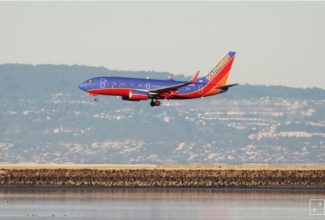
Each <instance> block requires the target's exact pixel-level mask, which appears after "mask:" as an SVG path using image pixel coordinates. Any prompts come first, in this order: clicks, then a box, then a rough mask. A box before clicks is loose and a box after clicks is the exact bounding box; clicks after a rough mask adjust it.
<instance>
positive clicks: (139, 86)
mask: <svg viewBox="0 0 325 220" xmlns="http://www.w3.org/2000/svg"><path fill="white" fill-rule="evenodd" d="M90 81H93V82H92V83H89V82H88V83H87V82H85V83H81V84H80V85H79V88H80V89H82V90H84V91H86V92H88V93H89V94H90V95H111V96H121V97H129V94H130V92H131V91H134V90H137V91H150V90H154V89H162V88H167V87H171V86H174V85H179V84H182V83H185V82H186V81H176V80H158V79H141V78H126V77H96V78H92V79H91V80H90ZM206 85H207V83H204V82H199V80H198V81H197V82H195V83H192V84H189V85H187V86H185V87H182V88H179V89H178V90H177V91H175V92H172V93H170V94H169V95H168V96H166V95H159V96H158V97H157V99H192V98H200V97H204V96H208V95H214V94H217V93H221V92H224V91H223V90H222V89H218V90H216V91H215V93H210V94H208V95H205V93H204V91H205V90H206ZM149 98H150V97H149Z"/></svg>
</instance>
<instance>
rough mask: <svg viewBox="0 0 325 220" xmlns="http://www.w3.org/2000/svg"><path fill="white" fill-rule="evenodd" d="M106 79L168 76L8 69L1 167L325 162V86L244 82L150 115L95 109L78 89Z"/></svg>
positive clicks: (3, 69) (135, 107)
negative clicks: (12, 164)
mask: <svg viewBox="0 0 325 220" xmlns="http://www.w3.org/2000/svg"><path fill="white" fill-rule="evenodd" d="M100 75H104V76H113V75H114V76H129V77H149V78H161V79H165V78H167V76H168V75H169V74H168V73H167V72H164V73H158V72H144V71H138V72H132V71H116V70H109V69H106V68H104V67H88V66H78V65H74V66H67V65H25V64H2V65H0V77H1V80H0V101H1V102H0V106H1V111H0V162H43V163H44V162H59V163H64V162H75V163H155V164H161V163H325V159H324V158H325V98H324V97H325V90H323V89H318V88H310V89H299V88H289V87H283V86H256V85H239V86H236V87H234V88H232V89H231V90H229V92H228V93H225V94H221V95H218V96H213V97H208V98H204V99H197V100H188V101H174V100H171V101H167V102H165V103H163V106H161V107H160V108H151V107H149V104H148V102H125V101H121V100H120V99H118V98H116V97H100V102H99V103H97V104H95V103H94V102H93V98H92V97H90V96H87V95H86V94H85V93H84V92H82V91H80V90H79V89H78V88H77V86H78V84H79V83H80V82H82V81H84V80H86V79H88V78H91V77H94V76H100ZM175 79H179V80H185V79H188V77H185V76H182V75H177V76H175Z"/></svg>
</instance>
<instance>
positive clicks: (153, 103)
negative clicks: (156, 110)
mask: <svg viewBox="0 0 325 220" xmlns="http://www.w3.org/2000/svg"><path fill="white" fill-rule="evenodd" d="M160 104H161V102H160V101H158V100H156V101H154V100H153V99H152V100H151V102H150V106H151V107H155V106H157V107H158V106H160Z"/></svg>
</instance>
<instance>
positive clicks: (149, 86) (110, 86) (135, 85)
mask: <svg viewBox="0 0 325 220" xmlns="http://www.w3.org/2000/svg"><path fill="white" fill-rule="evenodd" d="M235 54H236V53H235V52H229V53H228V54H227V55H226V56H225V57H224V58H223V59H222V60H221V61H220V62H219V63H218V64H217V65H216V66H215V67H214V68H213V69H212V70H211V71H210V73H209V74H208V75H207V76H205V77H201V78H198V75H199V71H198V72H197V73H196V74H195V75H194V76H193V77H192V79H191V80H190V81H175V80H173V79H167V80H158V79H142V78H128V77H95V78H91V79H89V80H87V81H86V82H83V83H81V84H80V85H79V88H80V89H82V90H84V91H85V92H87V93H88V94H89V95H92V96H98V95H111V96H121V97H122V100H126V101H141V100H148V99H150V100H151V102H150V105H151V106H152V107H154V106H160V104H161V103H160V101H159V99H194V98H201V97H206V96H211V95H216V94H220V93H223V92H227V91H228V88H229V87H232V86H235V85H237V84H229V85H227V81H228V76H229V72H230V69H231V66H232V63H233V62H234V59H235ZM95 101H98V98H97V97H96V98H95Z"/></svg>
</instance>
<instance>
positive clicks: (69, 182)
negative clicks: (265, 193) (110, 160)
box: [0, 168, 325, 189]
mask: <svg viewBox="0 0 325 220" xmlns="http://www.w3.org/2000/svg"><path fill="white" fill-rule="evenodd" d="M0 186H3V187H4V186H7V187H11V186H33V187H38V186H42V187H209V188H225V187H241V188H273V187H276V188H317V189H320V188H321V189H325V170H235V169H229V170H216V169H193V170H192V169H175V170H172V169H118V168H116V169H111V170H100V169H0Z"/></svg>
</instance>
